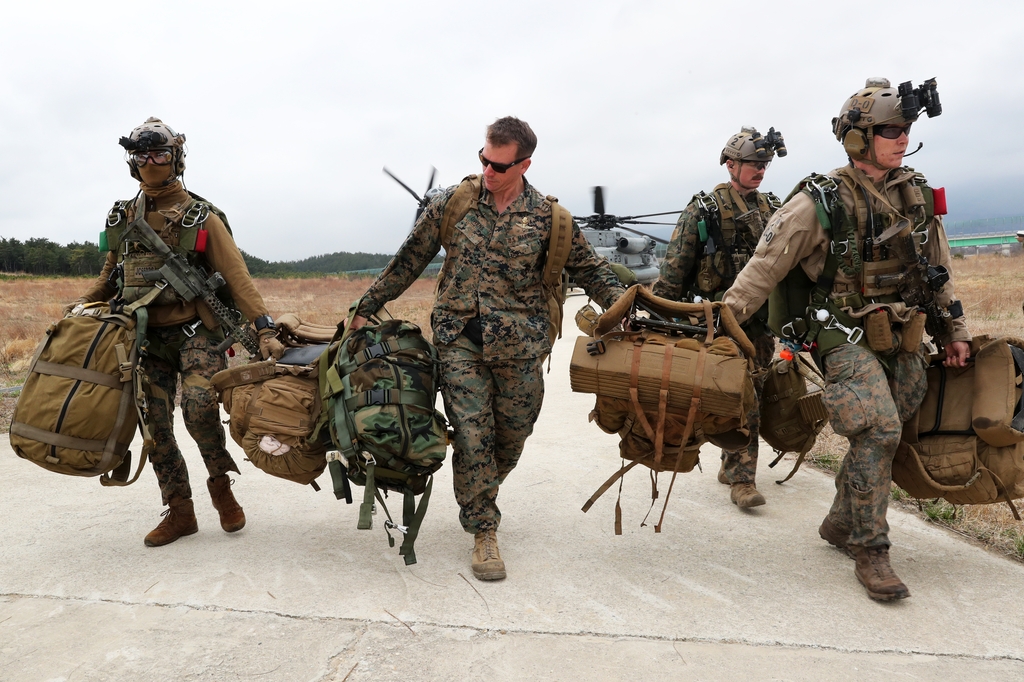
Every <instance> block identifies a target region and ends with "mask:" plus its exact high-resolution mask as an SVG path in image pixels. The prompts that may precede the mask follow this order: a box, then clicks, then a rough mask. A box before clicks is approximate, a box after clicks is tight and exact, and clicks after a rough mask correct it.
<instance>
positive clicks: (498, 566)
mask: <svg viewBox="0 0 1024 682" xmlns="http://www.w3.org/2000/svg"><path fill="white" fill-rule="evenodd" d="M473 540H474V542H475V544H474V546H473V564H472V565H473V575H474V576H476V579H477V580H504V579H505V562H504V561H502V560H501V554H499V553H498V536H497V534H496V533H495V532H494V531H493V530H483V531H480V532H479V533H477V534H476V535H474V536H473Z"/></svg>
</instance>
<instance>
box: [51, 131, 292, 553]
mask: <svg viewBox="0 0 1024 682" xmlns="http://www.w3.org/2000/svg"><path fill="white" fill-rule="evenodd" d="M120 144H121V146H122V147H124V149H125V160H126V161H127V163H128V168H129V170H130V172H131V175H132V177H133V178H135V179H136V180H138V181H139V183H140V184H139V193H138V194H137V195H136V196H135V198H134V199H130V200H126V201H119V202H117V203H116V204H114V208H113V209H112V210H111V211H110V214H109V215H108V216H107V222H106V230H105V231H104V233H103V238H102V239H105V240H106V241H107V249H108V251H107V259H106V263H105V264H104V266H103V270H102V272H101V273H100V275H99V278H98V279H97V280H96V282H95V283H94V284H93V286H92V287H91V288H90V289H89V290H88V291H86V292H85V294H83V295H82V297H81V298H79V299H78V300H77V301H76V302H75V303H74V304H71V305H70V306H68V310H70V309H71V308H73V307H74V306H76V305H87V304H89V303H91V302H95V301H107V300H110V299H113V298H115V297H116V298H117V299H118V301H120V302H123V303H132V302H134V301H137V300H141V299H142V298H144V297H146V296H148V295H150V294H151V293H155V292H153V289H154V285H166V282H153V281H149V280H147V279H146V278H145V277H144V276H143V273H144V272H152V271H155V270H159V269H160V267H161V265H162V264H163V261H162V258H161V257H160V256H158V255H157V254H155V253H153V252H152V251H149V250H148V249H146V248H145V247H144V246H143V245H142V244H140V243H138V242H135V241H131V240H128V239H122V238H121V235H123V234H124V233H125V232H126V230H127V227H128V225H129V224H130V223H131V222H132V221H133V220H135V218H136V217H138V216H143V217H144V218H145V220H146V222H147V223H148V224H149V225H150V227H152V228H153V230H154V231H155V232H156V234H157V235H158V236H159V237H160V239H162V240H163V241H164V242H165V243H166V244H167V245H168V246H169V247H171V250H172V251H173V252H175V253H177V254H179V255H182V256H184V258H185V259H186V260H187V261H188V263H189V265H190V266H192V267H194V268H199V267H202V268H205V270H206V271H207V273H213V272H220V273H221V275H222V276H223V277H224V280H225V282H226V285H225V286H224V287H222V290H221V291H219V292H218V296H223V299H224V302H225V304H227V305H228V306H229V307H230V308H232V309H234V310H236V311H240V312H241V314H243V315H244V316H245V317H246V318H247V319H249V320H251V321H253V323H254V326H255V328H256V330H257V332H258V334H259V338H260V350H261V353H262V354H263V356H264V357H265V358H266V357H269V356H270V355H274V356H280V355H281V353H283V351H284V348H283V346H282V345H281V342H280V341H278V340H277V338H276V335H275V330H274V324H273V320H272V319H271V318H270V315H268V314H267V306H266V305H265V304H264V302H263V297H262V296H260V294H259V292H258V291H257V290H256V287H255V286H254V285H253V282H252V278H251V277H250V276H249V270H248V268H247V267H246V265H245V261H244V260H243V259H242V254H241V252H240V251H239V250H238V247H237V246H236V245H235V241H234V239H233V237H232V236H231V232H230V228H229V227H228V225H227V218H226V216H224V214H223V213H221V212H220V210H219V209H217V208H216V207H214V206H213V205H212V204H210V203H209V202H207V201H206V200H205V199H203V198H202V197H199V196H197V195H195V194H192V193H191V192H188V191H187V190H186V189H185V187H184V185H183V184H182V176H183V175H184V173H185V136H184V135H181V134H179V133H177V132H175V131H174V129H173V128H171V127H170V126H168V125H167V124H166V123H164V122H163V121H161V120H160V119H158V118H152V117H151V118H149V119H147V120H146V122H145V123H143V124H142V125H140V126H139V127H137V128H135V129H134V130H133V131H132V132H131V134H130V135H129V136H128V137H122V138H121V140H120ZM101 241H102V240H101ZM145 310H146V312H147V315H148V326H147V328H146V330H145V348H146V349H147V350H146V352H145V353H144V354H142V356H141V360H140V362H141V366H142V369H143V371H144V372H145V375H146V377H147V379H148V388H147V396H146V397H147V402H148V405H149V422H150V428H151V430H152V434H153V439H154V442H155V445H154V447H153V449H152V450H151V451H150V453H149V461H150V462H151V463H152V464H153V472H154V473H155V474H156V478H157V482H158V483H159V485H160V494H161V496H162V498H163V503H164V504H165V505H167V510H166V511H164V513H163V514H162V516H163V517H164V518H163V520H162V521H161V522H160V524H159V525H158V526H157V527H156V528H154V529H153V530H152V531H151V532H150V533H149V534H148V535H146V537H145V544H146V545H147V546H149V547H158V546H161V545H166V544H168V543H170V542H174V541H175V540H177V539H178V538H180V537H182V536H184V535H191V534H192V533H195V532H197V531H198V529H199V526H198V523H197V521H196V516H195V510H194V507H193V504H192V488H191V485H190V483H189V477H188V470H187V468H186V466H185V460H184V459H183V458H182V456H181V451H180V450H179V449H178V444H177V441H176V440H175V437H174V429H173V425H174V405H175V396H176V394H177V392H178V381H179V378H180V381H181V410H182V414H183V416H184V419H185V427H186V428H187V429H188V432H189V434H190V435H191V436H192V438H194V439H195V441H196V444H197V445H198V446H199V453H200V454H201V455H202V457H203V462H204V463H205V464H206V469H207V471H208V473H209V478H207V488H208V489H209V492H210V497H211V501H212V502H213V506H214V508H215V509H216V510H217V512H218V515H219V517H220V524H221V527H222V528H223V529H224V530H225V531H227V532H229V533H233V532H235V531H238V530H241V528H242V527H243V526H244V525H245V514H244V512H243V511H242V508H241V506H239V504H238V502H237V501H236V500H235V497H234V495H233V494H232V492H231V484H232V480H231V479H230V478H229V477H228V472H229V471H234V472H235V473H239V471H238V465H237V464H235V462H234V460H233V459H232V458H231V455H230V454H229V453H228V451H227V449H226V448H225V434H224V426H223V425H222V424H221V421H220V404H219V402H218V399H217V392H216V391H215V390H214V388H213V386H212V385H211V384H210V378H211V377H212V376H213V375H214V374H215V373H217V372H218V371H220V370H222V369H225V367H226V366H227V360H226V357H225V355H224V352H223V351H218V350H217V346H218V345H219V344H220V343H221V341H223V340H224V334H223V332H222V331H221V325H220V324H219V323H218V321H217V318H216V317H215V316H214V314H213V312H212V311H211V309H210V308H209V307H208V306H207V304H206V303H205V302H204V301H202V300H199V299H193V300H191V301H185V300H184V299H183V298H182V297H180V296H179V295H178V294H176V293H175V291H174V289H173V287H171V286H164V288H163V290H162V291H161V292H160V293H159V295H158V296H157V297H156V298H155V300H153V301H152V302H151V303H149V304H148V305H147V306H146V307H145ZM140 328H141V327H140Z"/></svg>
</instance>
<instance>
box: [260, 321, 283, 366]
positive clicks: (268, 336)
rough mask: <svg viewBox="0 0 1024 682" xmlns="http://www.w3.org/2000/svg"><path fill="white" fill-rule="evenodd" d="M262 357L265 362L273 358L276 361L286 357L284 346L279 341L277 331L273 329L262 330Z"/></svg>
mask: <svg viewBox="0 0 1024 682" xmlns="http://www.w3.org/2000/svg"><path fill="white" fill-rule="evenodd" d="M259 336H260V355H262V356H263V359H264V360H269V359H270V358H271V357H273V358H274V359H275V360H277V359H278V358H280V357H281V356H282V355H284V344H283V343H281V342H280V341H278V340H277V330H276V329H273V328H269V327H268V328H267V329H261V330H260V333H259Z"/></svg>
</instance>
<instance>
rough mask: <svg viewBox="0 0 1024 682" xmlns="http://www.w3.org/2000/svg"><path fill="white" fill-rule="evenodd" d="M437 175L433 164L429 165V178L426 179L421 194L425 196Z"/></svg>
mask: <svg viewBox="0 0 1024 682" xmlns="http://www.w3.org/2000/svg"><path fill="white" fill-rule="evenodd" d="M436 176H437V169H436V168H434V167H433V166H431V167H430V179H429V180H427V190H426V192H424V193H423V196H427V192H429V191H430V189H431V188H432V187H433V186H434V178H435V177H436ZM417 217H418V216H417Z"/></svg>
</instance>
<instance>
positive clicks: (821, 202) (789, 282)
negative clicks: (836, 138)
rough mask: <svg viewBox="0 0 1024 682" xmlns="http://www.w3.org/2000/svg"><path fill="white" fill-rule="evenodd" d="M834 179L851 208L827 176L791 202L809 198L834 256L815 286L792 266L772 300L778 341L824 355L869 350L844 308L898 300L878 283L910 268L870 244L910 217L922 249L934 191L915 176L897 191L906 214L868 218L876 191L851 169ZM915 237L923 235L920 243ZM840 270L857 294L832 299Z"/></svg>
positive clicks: (807, 182) (808, 182) (802, 186)
mask: <svg viewBox="0 0 1024 682" xmlns="http://www.w3.org/2000/svg"><path fill="white" fill-rule="evenodd" d="M906 170H909V171H912V170H913V169H909V168H908V169H906ZM837 174H838V175H839V181H841V182H843V183H844V184H846V185H847V186H848V187H849V188H850V189H851V190H852V194H853V203H854V206H853V207H852V210H851V208H850V207H848V206H847V205H846V204H845V203H844V202H843V200H842V199H841V198H840V196H839V186H838V184H837V182H836V179H835V178H832V177H830V176H827V175H819V174H815V175H811V176H808V177H806V178H804V179H803V180H801V181H800V182H799V183H798V184H797V186H796V187H795V188H794V189H793V191H792V192H790V194H789V196H787V197H786V201H789V200H790V199H792V198H793V197H794V196H796V195H797V194H798V193H800V192H803V193H804V194H807V195H808V196H809V197H811V199H812V200H813V201H814V206H815V211H816V213H817V216H818V222H819V224H820V225H821V227H822V229H824V230H825V232H826V234H827V235H828V237H829V251H828V253H827V254H826V257H825V265H824V267H823V268H822V272H821V275H819V277H818V281H817V282H812V281H811V280H810V279H809V278H808V277H807V275H806V274H805V273H804V271H803V268H801V267H797V268H794V269H793V270H792V271H790V273H789V274H788V275H787V276H786V278H785V279H784V280H783V281H782V282H780V283H779V284H778V285H777V286H776V287H775V289H774V290H773V291H772V293H771V295H770V296H769V299H768V304H769V320H768V324H769V327H770V328H771V330H772V331H773V332H774V333H775V334H776V335H777V336H779V337H780V338H784V339H790V340H793V341H799V342H802V343H803V344H804V346H805V347H816V348H817V352H818V354H819V355H825V354H826V353H828V352H829V351H830V350H832V349H834V348H836V347H838V346H840V345H843V344H845V343H856V344H860V345H863V346H864V347H866V348H869V349H870V347H869V346H868V342H867V339H866V338H865V332H864V326H863V323H862V322H861V320H860V319H858V318H854V317H851V316H850V315H848V314H847V313H845V312H844V311H843V310H842V308H853V309H855V310H857V309H861V308H865V307H867V306H869V305H871V304H875V303H883V304H884V303H895V302H898V301H901V300H902V298H901V296H900V293H899V291H898V289H897V287H896V286H895V285H893V286H879V285H878V278H879V276H882V275H891V274H898V273H900V272H902V271H904V270H905V266H904V265H903V263H902V262H901V261H900V260H899V259H898V258H897V257H896V255H895V254H894V253H892V251H891V249H890V248H889V247H888V246H886V245H885V244H877V243H873V242H874V240H876V239H877V238H878V237H880V236H881V235H882V234H883V233H884V232H885V231H886V230H887V229H889V228H891V227H894V226H895V225H896V224H897V223H898V222H899V220H901V219H903V218H906V219H908V220H910V221H911V222H912V225H913V232H914V235H915V244H917V243H923V240H927V238H928V236H927V230H928V225H929V224H930V223H931V221H932V219H933V218H934V217H935V191H934V190H933V189H932V188H931V187H929V186H928V185H927V182H926V180H925V178H924V176H923V175H921V174H920V173H914V174H913V175H912V176H910V177H908V178H907V181H906V182H904V183H903V184H901V185H900V193H901V196H902V199H903V204H904V205H903V213H902V214H901V213H899V212H897V211H896V210H895V208H894V210H893V211H892V212H886V213H873V212H871V211H870V205H871V204H870V194H871V193H875V194H876V195H877V192H876V191H874V190H873V188H872V190H869V189H867V188H866V187H864V186H863V185H861V184H860V183H858V182H856V181H855V179H854V178H853V176H852V173H851V171H850V169H848V168H842V169H840V170H839V171H838V172H837ZM942 201H943V202H944V197H943V199H942ZM942 212H943V213H944V212H945V210H944V209H943V211H942ZM860 235H863V236H864V237H863V238H862V237H860ZM916 235H923V238H920V239H921V241H920V242H919V241H917V240H918V239H919V238H918V237H917V236H916ZM868 238H870V239H871V241H870V242H869V241H868ZM869 245H870V247H869ZM839 270H842V271H843V273H844V274H845V275H847V276H848V277H850V278H853V279H855V281H856V286H857V289H858V290H857V291H851V292H837V293H833V288H834V284H835V277H836V274H837V273H838V272H839ZM820 311H824V312H823V313H821V315H822V316H824V317H825V319H824V320H819V319H817V315H816V313H819V312H820ZM876 354H877V353H876Z"/></svg>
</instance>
